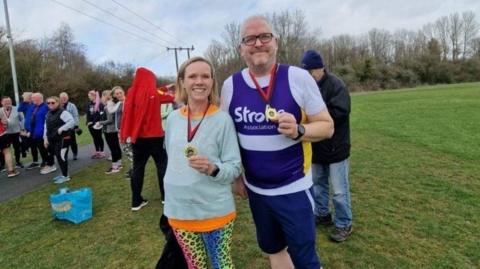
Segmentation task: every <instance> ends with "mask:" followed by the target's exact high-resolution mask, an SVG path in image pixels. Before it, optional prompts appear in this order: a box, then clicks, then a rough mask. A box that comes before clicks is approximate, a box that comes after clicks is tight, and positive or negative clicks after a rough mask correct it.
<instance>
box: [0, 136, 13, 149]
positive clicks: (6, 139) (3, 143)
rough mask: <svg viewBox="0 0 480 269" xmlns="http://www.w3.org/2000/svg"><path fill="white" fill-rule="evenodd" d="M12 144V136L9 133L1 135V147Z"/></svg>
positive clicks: (4, 147) (7, 146)
mask: <svg viewBox="0 0 480 269" xmlns="http://www.w3.org/2000/svg"><path fill="white" fill-rule="evenodd" d="M10 144H11V143H10V137H9V136H8V135H7V134H3V135H2V136H0V149H6V148H9V147H10Z"/></svg>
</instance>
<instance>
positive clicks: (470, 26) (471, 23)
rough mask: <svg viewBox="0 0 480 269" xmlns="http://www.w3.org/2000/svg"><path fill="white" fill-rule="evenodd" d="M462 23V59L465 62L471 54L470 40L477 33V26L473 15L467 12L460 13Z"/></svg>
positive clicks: (471, 12)
mask: <svg viewBox="0 0 480 269" xmlns="http://www.w3.org/2000/svg"><path fill="white" fill-rule="evenodd" d="M462 22H463V59H464V60H465V59H466V58H467V56H469V54H470V52H471V48H469V45H470V46H471V45H472V40H473V39H474V38H475V36H476V35H477V33H478V30H479V26H478V23H477V22H476V20H475V13H474V12H473V11H467V12H463V13H462Z"/></svg>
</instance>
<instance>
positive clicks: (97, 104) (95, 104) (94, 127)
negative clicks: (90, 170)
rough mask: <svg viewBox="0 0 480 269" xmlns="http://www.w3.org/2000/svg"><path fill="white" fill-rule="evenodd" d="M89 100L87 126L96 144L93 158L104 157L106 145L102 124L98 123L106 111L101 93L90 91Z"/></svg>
mask: <svg viewBox="0 0 480 269" xmlns="http://www.w3.org/2000/svg"><path fill="white" fill-rule="evenodd" d="M88 99H89V100H90V102H88V105H87V113H86V117H87V123H86V124H87V127H88V131H90V134H91V135H92V138H93V144H94V145H95V152H94V153H93V154H92V159H102V158H105V152H104V151H103V148H104V146H105V144H104V142H103V137H102V126H100V125H98V124H96V123H97V122H98V121H100V120H102V114H103V113H104V108H103V104H102V102H101V101H100V96H99V93H98V92H97V91H95V90H91V91H89V92H88Z"/></svg>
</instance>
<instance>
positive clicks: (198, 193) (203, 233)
mask: <svg viewBox="0 0 480 269" xmlns="http://www.w3.org/2000/svg"><path fill="white" fill-rule="evenodd" d="M176 101H177V102H178V103H183V104H185V106H183V107H182V108H180V109H178V110H175V111H173V112H172V113H171V114H170V116H169V117H168V120H167V127H166V136H165V141H166V143H165V146H166V150H167V154H168V158H169V162H168V165H167V172H166V174H165V179H164V180H165V208H164V214H165V215H166V216H167V217H168V218H169V224H170V225H171V226H172V229H173V232H174V234H175V237H176V239H177V241H178V243H179V245H180V247H181V249H182V251H183V254H184V256H185V259H186V261H187V264H188V267H189V268H208V263H209V262H208V260H210V262H211V264H212V266H213V268H234V266H233V263H232V258H231V255H230V250H231V242H232V231H233V223H234V220H235V217H236V212H235V203H234V199H233V194H232V192H231V183H232V182H233V180H234V179H235V178H236V177H237V176H239V175H240V172H241V160H240V151H239V148H238V143H237V139H236V132H235V128H234V126H233V122H232V119H231V118H230V116H229V115H228V114H227V113H225V112H223V111H221V110H220V109H219V107H218V105H219V97H218V88H217V81H216V78H215V74H214V71H213V67H212V64H211V63H210V62H209V61H208V60H206V59H204V58H201V57H195V58H192V59H190V60H188V61H186V62H184V63H183V64H182V66H181V67H180V70H179V72H178V77H177V92H176Z"/></svg>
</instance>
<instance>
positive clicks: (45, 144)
mask: <svg viewBox="0 0 480 269" xmlns="http://www.w3.org/2000/svg"><path fill="white" fill-rule="evenodd" d="M48 145H49V144H48V140H47V139H44V140H43V146H44V147H45V148H48Z"/></svg>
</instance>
